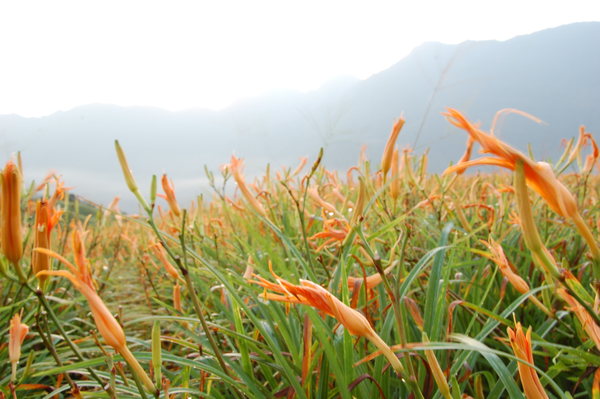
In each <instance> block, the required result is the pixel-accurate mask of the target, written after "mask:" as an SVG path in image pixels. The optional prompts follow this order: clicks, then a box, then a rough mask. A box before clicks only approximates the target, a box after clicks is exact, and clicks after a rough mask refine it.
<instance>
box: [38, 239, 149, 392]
mask: <svg viewBox="0 0 600 399" xmlns="http://www.w3.org/2000/svg"><path fill="white" fill-rule="evenodd" d="M71 244H72V247H73V252H74V258H75V264H76V266H75V265H73V264H72V263H71V262H69V261H68V260H67V259H65V258H64V257H62V256H61V255H59V254H57V253H56V252H54V251H51V250H49V249H45V248H35V251H36V252H39V253H41V254H45V255H48V256H51V257H53V258H56V259H58V260H59V261H61V262H62V263H64V264H65V266H67V267H68V268H69V271H66V270H45V271H42V272H40V273H38V277H39V276H40V275H47V276H61V277H65V278H67V279H69V281H71V283H72V284H73V286H74V287H75V288H76V289H77V290H78V291H79V292H81V294H83V296H84V297H85V299H87V302H88V305H89V306H90V310H91V311H92V317H93V318H94V322H95V323H96V327H97V328H98V331H99V332H100V335H102V338H104V341H105V342H106V343H107V344H108V345H110V346H112V347H113V348H114V349H115V350H116V351H117V352H119V353H120V354H121V355H122V356H123V358H125V360H126V361H127V363H128V364H129V365H130V367H131V368H132V370H133V371H134V372H135V373H136V374H137V375H138V376H139V377H140V379H141V380H142V382H143V383H144V385H145V386H146V388H147V389H148V390H149V391H151V392H154V391H155V388H154V384H153V383H152V380H151V379H150V377H148V375H147V374H146V372H145V371H144V369H143V368H142V366H141V365H140V364H139V362H138V361H137V359H136V358H135V357H134V356H133V354H132V353H131V351H130V350H129V348H128V347H127V343H126V339H125V332H124V331H123V329H122V328H121V325H120V324H119V323H118V322H117V320H116V319H115V317H114V316H113V315H112V313H111V312H110V310H109V309H108V307H107V306H106V304H105V303H104V302H103V301H102V299H101V298H100V296H99V295H98V293H97V292H96V287H95V285H94V280H93V278H92V275H91V273H90V267H89V262H88V260H87V259H86V255H85V248H84V244H83V240H82V237H81V233H80V232H79V230H74V231H73V233H72V235H71Z"/></svg>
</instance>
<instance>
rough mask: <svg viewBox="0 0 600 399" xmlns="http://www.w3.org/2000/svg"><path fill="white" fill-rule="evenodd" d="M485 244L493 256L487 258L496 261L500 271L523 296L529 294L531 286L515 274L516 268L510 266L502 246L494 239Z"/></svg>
mask: <svg viewBox="0 0 600 399" xmlns="http://www.w3.org/2000/svg"><path fill="white" fill-rule="evenodd" d="M483 243H484V244H485V246H486V247H488V249H489V250H490V251H491V255H490V256H487V257H488V258H489V259H491V260H492V261H494V263H495V264H496V265H497V266H498V268H499V269H500V272H501V273H502V275H503V276H504V277H506V279H507V280H508V281H509V282H510V284H511V285H512V286H513V287H515V289H516V290H517V291H519V292H520V293H521V294H524V293H526V292H528V291H529V284H527V282H525V280H523V278H521V276H519V275H518V274H517V273H515V271H514V270H513V269H514V266H512V265H511V264H510V262H509V261H508V259H506V255H504V250H503V249H502V246H501V245H500V244H498V243H497V242H496V241H494V240H492V239H490V241H489V242H485V241H484V242H483Z"/></svg>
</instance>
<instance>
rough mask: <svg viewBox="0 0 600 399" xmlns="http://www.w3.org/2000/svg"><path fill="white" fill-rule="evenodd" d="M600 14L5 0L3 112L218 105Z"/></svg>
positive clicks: (500, 6)
mask: <svg viewBox="0 0 600 399" xmlns="http://www.w3.org/2000/svg"><path fill="white" fill-rule="evenodd" d="M598 20H600V1H598V0H588V1H579V0H570V1H564V0H561V1H554V0H546V1H524V0H518V1H515V0H504V1H494V2H492V1H485V0H478V1H466V0H452V1H447V0H446V1H422V0H421V1H420V0H414V1H362V2H355V1H348V0H345V1H327V0H318V1H311V0H303V1H294V2H292V1H283V0H278V1H248V0H240V1H226V0H214V1H199V0H197V1H175V0H168V1H149V0H143V1H137V0H135V1H134V0H118V1H112V0H103V1H87V0H73V1H62V0H53V1H48V0H42V1H28V0H15V1H2V2H1V3H0V54H1V60H0V114H6V113H18V114H21V115H24V116H41V115H46V114H49V113H52V112H55V111H58V110H66V109H70V108H72V107H75V106H77V105H81V104H87V103H98V102H100V103H111V104H118V105H150V106H158V107H162V108H167V109H170V110H181V109H188V108H195V107H206V108H212V109H218V108H222V107H224V106H226V105H228V104H230V103H232V102H234V101H235V100H237V99H240V98H244V97H249V96H254V95H257V94H260V93H263V92H265V91H269V90H273V89H277V88H287V89H296V90H302V91H306V90H312V89H315V88H317V87H319V86H320V85H321V84H323V83H324V82H326V81H327V80H329V79H331V78H333V77H335V76H340V75H351V76H355V77H358V78H366V77H368V76H370V75H372V74H373V73H376V72H378V71H381V70H383V69H385V68H387V67H389V66H390V65H392V64H393V63H395V62H396V61H398V60H399V59H401V58H402V57H403V56H405V55H406V54H407V53H408V52H410V50H411V49H412V48H414V47H415V46H417V45H419V44H420V43H422V42H424V41H441V42H445V43H457V42H461V41H463V40H467V39H472V40H482V39H498V40H505V39H508V38H511V37H513V36H516V35H520V34H526V33H531V32H534V31H537V30H541V29H544V28H549V27H554V26H558V25H563V24H566V23H571V22H576V21H598Z"/></svg>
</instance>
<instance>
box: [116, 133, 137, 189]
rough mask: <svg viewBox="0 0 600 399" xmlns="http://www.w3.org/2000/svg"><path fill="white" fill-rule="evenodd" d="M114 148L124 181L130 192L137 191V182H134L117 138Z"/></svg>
mask: <svg viewBox="0 0 600 399" xmlns="http://www.w3.org/2000/svg"><path fill="white" fill-rule="evenodd" d="M115 150H116V151H117V158H119V163H120V164H121V169H122V170H123V176H124V177H125V183H126V184H127V187H128V188H129V190H131V191H132V192H135V191H138V186H137V183H136V182H135V178H134V177H133V173H131V169H129V164H128V163H127V158H126V157H125V152H124V151H123V148H121V145H120V144H119V140H115Z"/></svg>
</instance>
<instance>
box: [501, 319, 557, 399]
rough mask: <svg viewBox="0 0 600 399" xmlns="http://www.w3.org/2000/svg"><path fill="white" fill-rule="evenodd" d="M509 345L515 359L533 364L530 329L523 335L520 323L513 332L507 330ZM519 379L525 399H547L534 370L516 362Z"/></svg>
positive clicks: (509, 329)
mask: <svg viewBox="0 0 600 399" xmlns="http://www.w3.org/2000/svg"><path fill="white" fill-rule="evenodd" d="M507 332H508V337H509V338H510V345H511V347H512V350H513V352H514V354H515V356H516V357H517V358H519V359H520V360H524V361H526V362H528V363H530V364H534V362H533V352H532V350H531V327H529V328H528V329H527V333H526V334H524V333H523V327H522V326H521V323H517V325H516V328H515V331H513V329H512V328H510V327H509V328H508V329H507ZM517 364H518V367H519V377H520V378H521V385H523V391H524V392H525V397H526V398H527V399H548V395H547V394H546V391H544V387H543V386H542V383H541V382H540V378H539V377H538V375H537V372H536V371H535V369H534V368H533V367H531V366H529V365H527V364H524V363H522V362H518V363H517Z"/></svg>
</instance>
